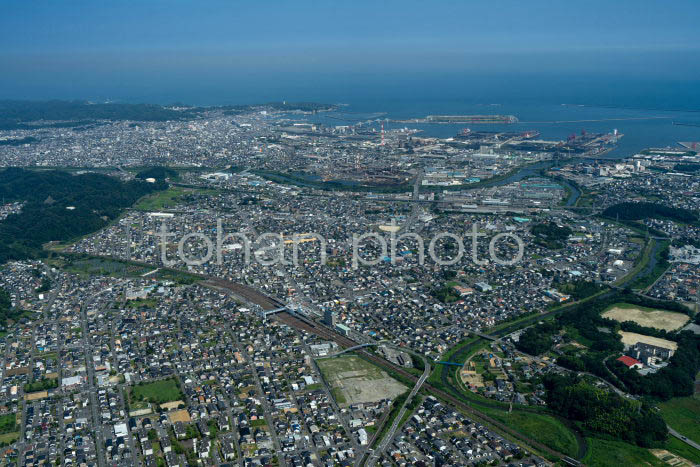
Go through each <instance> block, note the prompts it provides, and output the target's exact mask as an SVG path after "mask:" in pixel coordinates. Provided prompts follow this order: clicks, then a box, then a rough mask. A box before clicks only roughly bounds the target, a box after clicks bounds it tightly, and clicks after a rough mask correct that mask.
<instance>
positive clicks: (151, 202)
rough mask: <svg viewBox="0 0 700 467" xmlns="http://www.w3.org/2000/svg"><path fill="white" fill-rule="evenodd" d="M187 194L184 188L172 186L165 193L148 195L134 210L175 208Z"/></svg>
mask: <svg viewBox="0 0 700 467" xmlns="http://www.w3.org/2000/svg"><path fill="white" fill-rule="evenodd" d="M186 192H187V190H185V189H184V188H180V187H173V186H171V187H170V188H168V189H167V190H165V191H160V192H158V193H154V194H152V195H148V196H146V197H144V198H143V199H141V200H140V201H139V202H138V203H136V204H135V205H134V209H139V210H141V211H159V210H161V209H165V208H172V207H174V206H175V205H176V204H177V202H178V200H179V199H180V197H181V196H182V195H184V194H185V193H186Z"/></svg>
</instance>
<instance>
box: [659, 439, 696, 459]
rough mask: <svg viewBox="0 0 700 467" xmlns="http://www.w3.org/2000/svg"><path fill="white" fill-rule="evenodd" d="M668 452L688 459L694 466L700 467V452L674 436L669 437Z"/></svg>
mask: <svg viewBox="0 0 700 467" xmlns="http://www.w3.org/2000/svg"><path fill="white" fill-rule="evenodd" d="M666 450H667V451H669V452H672V453H673V454H676V455H678V456H681V457H682V458H684V459H688V460H689V461H690V462H693V463H694V464H697V465H700V451H698V450H697V449H695V448H693V447H692V446H688V445H687V444H685V443H684V442H683V441H681V440H680V439H678V438H676V437H674V436H669V438H668V441H667V442H666Z"/></svg>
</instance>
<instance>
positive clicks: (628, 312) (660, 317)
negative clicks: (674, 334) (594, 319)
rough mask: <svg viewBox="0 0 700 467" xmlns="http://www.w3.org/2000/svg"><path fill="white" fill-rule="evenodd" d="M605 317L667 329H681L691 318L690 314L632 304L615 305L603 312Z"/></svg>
mask: <svg viewBox="0 0 700 467" xmlns="http://www.w3.org/2000/svg"><path fill="white" fill-rule="evenodd" d="M603 317H604V318H609V319H613V320H615V321H618V322H620V323H621V322H623V321H634V322H635V323H637V324H639V325H640V326H645V327H649V328H655V329H663V330H666V331H675V330H676V329H680V328H682V327H683V326H685V324H686V323H687V322H688V321H689V320H690V317H689V316H688V315H685V314H683V313H676V312H673V311H664V310H652V309H650V308H640V307H636V306H631V305H624V304H623V305H614V306H613V307H612V308H610V309H609V310H607V311H606V312H605V313H603Z"/></svg>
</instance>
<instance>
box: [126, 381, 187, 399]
mask: <svg viewBox="0 0 700 467" xmlns="http://www.w3.org/2000/svg"><path fill="white" fill-rule="evenodd" d="M131 399H132V400H135V401H147V402H152V403H155V404H164V403H166V402H172V401H177V400H181V399H182V392H181V391H180V387H179V385H178V382H177V380H175V379H173V378H170V379H163V380H160V381H154V382H152V383H139V384H137V385H136V386H134V387H133V388H132V389H131Z"/></svg>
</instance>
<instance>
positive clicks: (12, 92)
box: [0, 1, 700, 109]
mask: <svg viewBox="0 0 700 467" xmlns="http://www.w3.org/2000/svg"><path fill="white" fill-rule="evenodd" d="M4 10H5V14H4V15H3V16H2V18H0V43H2V44H3V47H2V49H0V60H1V61H2V63H3V73H2V74H1V75H0V89H1V91H0V98H21V99H49V98H60V99H113V100H121V101H130V102H158V103H171V102H175V101H183V102H187V103H191V104H199V105H213V104H219V103H221V104H227V103H229V104H230V103H250V102H255V101H260V100H281V99H293V100H300V99H305V100H308V99H331V100H333V101H340V100H343V99H349V98H353V97H356V96H360V95H362V96H366V97H367V98H373V97H378V98H404V99H405V98H411V97H412V96H413V97H415V98H436V97H440V98H469V99H477V100H478V99H479V98H483V99H485V100H486V101H489V100H492V99H507V100H511V99H518V98H527V99H543V100H546V101H551V102H556V101H557V100H561V99H564V100H565V101H567V102H569V101H570V99H571V98H572V96H576V95H581V97H582V99H581V100H579V101H578V102H579V103H589V104H597V103H599V104H605V105H625V104H624V101H625V100H632V99H637V98H642V101H643V100H644V97H645V96H648V94H649V93H650V92H652V91H653V90H654V89H658V88H664V87H673V88H677V89H676V90H675V91H673V90H672V91H669V90H668V89H659V92H660V95H661V96H668V95H669V92H670V94H671V95H673V96H672V97H673V98H672V100H673V101H676V102H681V101H683V100H687V101H688V102H689V105H687V106H686V107H685V108H689V109H690V108H692V109H697V108H700V104H699V103H698V102H699V101H700V99H698V96H697V91H694V89H695V88H697V87H698V86H697V83H699V82H700V78H699V77H700V60H698V58H700V48H699V47H698V46H697V45H696V44H697V41H696V36H697V32H696V26H697V24H696V23H697V21H696V20H695V19H696V18H697V17H698V14H700V4H698V3H697V2H692V1H678V2H673V3H672V4H668V3H665V2H660V1H647V2H638V1H636V2H633V1H620V2H615V3H614V4H610V3H609V2H603V1H592V2H587V3H585V4H582V7H579V8H572V5H571V4H568V3H566V4H564V3H560V2H549V1H535V2H528V3H527V4H524V3H522V2H515V1H502V2H498V3H497V4H496V5H483V4H472V3H466V2H452V1H444V2H431V3H430V4H429V5H428V4H424V3H420V2H382V3H380V4H374V3H370V2H354V3H347V2H346V3H342V4H330V5H329V4H326V3H322V2H314V1H301V2H295V3H293V4H291V3H281V2H280V3H274V4H269V3H268V4H263V5H260V4H256V5H252V4H244V5H235V4H231V3H228V2H208V3H207V4H206V8H204V6H202V5H199V4H197V3H194V2H188V1H177V2H164V1H154V2H119V3H118V4H113V3H93V2H84V1H75V2H70V3H52V2H31V3H26V2H18V1H10V2H7V3H6V4H5V6H4ZM538 82H540V83H541V84H542V85H541V86H538ZM606 85H608V87H609V88H610V90H609V91H608V92H606V93H604V94H610V95H612V96H613V97H615V96H614V93H613V91H615V89H614V88H616V87H617V88H619V89H618V92H619V93H622V94H629V93H630V92H631V93H632V94H631V95H629V96H628V98H625V99H621V102H619V103H615V102H613V100H611V99H610V95H608V96H605V95H604V96H601V97H600V99H598V100H597V101H596V99H591V98H590V97H594V96H595V94H596V93H598V89H600V88H602V87H605V86H606ZM402 93H404V94H402ZM588 95H590V97H589V96H588ZM647 100H648V99H647ZM650 103H653V102H650Z"/></svg>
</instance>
